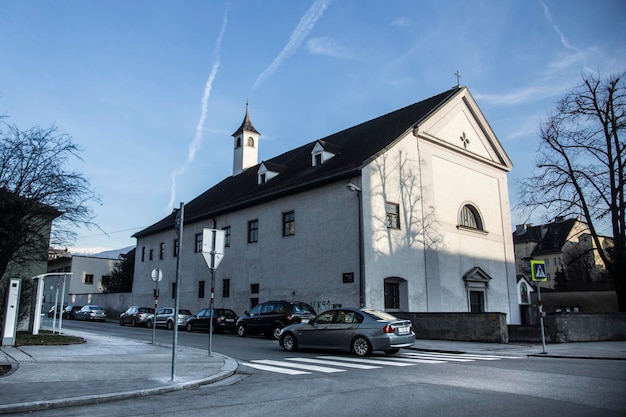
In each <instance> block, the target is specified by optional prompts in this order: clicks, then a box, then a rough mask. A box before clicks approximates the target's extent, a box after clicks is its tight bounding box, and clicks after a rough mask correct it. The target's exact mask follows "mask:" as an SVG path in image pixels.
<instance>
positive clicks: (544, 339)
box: [537, 284, 548, 353]
mask: <svg viewBox="0 0 626 417" xmlns="http://www.w3.org/2000/svg"><path fill="white" fill-rule="evenodd" d="M537 297H538V300H539V324H540V326H541V346H542V347H543V352H542V353H548V352H546V332H545V330H544V328H543V315H544V312H543V302H542V301H541V285H540V284H537Z"/></svg>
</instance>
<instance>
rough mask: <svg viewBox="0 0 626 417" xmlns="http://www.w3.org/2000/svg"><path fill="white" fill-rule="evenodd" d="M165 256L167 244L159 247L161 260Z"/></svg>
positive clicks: (162, 243)
mask: <svg viewBox="0 0 626 417" xmlns="http://www.w3.org/2000/svg"><path fill="white" fill-rule="evenodd" d="M164 255H165V242H161V244H160V245H159V259H163V256H164Z"/></svg>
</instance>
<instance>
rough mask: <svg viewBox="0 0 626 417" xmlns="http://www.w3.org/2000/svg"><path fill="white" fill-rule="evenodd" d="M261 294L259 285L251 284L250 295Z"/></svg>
mask: <svg viewBox="0 0 626 417" xmlns="http://www.w3.org/2000/svg"><path fill="white" fill-rule="evenodd" d="M258 293H259V284H250V294H258Z"/></svg>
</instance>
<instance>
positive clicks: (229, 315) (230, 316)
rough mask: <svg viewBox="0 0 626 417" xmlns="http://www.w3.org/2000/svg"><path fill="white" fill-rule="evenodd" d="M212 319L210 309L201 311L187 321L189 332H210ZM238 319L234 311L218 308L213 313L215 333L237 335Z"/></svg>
mask: <svg viewBox="0 0 626 417" xmlns="http://www.w3.org/2000/svg"><path fill="white" fill-rule="evenodd" d="M210 318H211V309H210V308H205V309H202V310H200V312H198V314H196V315H195V316H192V317H190V318H189V319H188V320H187V326H186V327H187V331H188V332H193V331H194V330H205V331H207V332H208V331H209V320H210ZM237 319H238V317H237V314H236V313H235V312H234V311H233V310H229V309H227V308H216V309H214V313H213V331H214V332H230V333H235V329H236V327H235V326H236V325H237Z"/></svg>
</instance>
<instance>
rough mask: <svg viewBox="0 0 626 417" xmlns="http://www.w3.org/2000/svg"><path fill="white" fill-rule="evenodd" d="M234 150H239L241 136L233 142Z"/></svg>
mask: <svg viewBox="0 0 626 417" xmlns="http://www.w3.org/2000/svg"><path fill="white" fill-rule="evenodd" d="M235 148H241V136H239V137H238V138H237V140H236V141H235Z"/></svg>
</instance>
